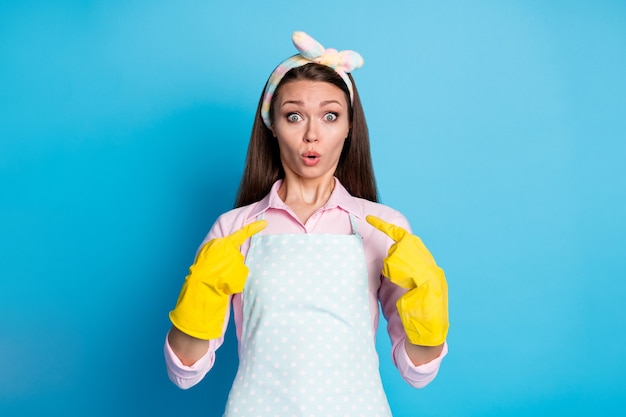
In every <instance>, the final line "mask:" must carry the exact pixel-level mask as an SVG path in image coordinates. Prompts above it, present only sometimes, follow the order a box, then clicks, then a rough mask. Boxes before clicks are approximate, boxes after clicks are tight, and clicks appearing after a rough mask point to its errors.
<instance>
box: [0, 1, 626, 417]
mask: <svg viewBox="0 0 626 417" xmlns="http://www.w3.org/2000/svg"><path fill="white" fill-rule="evenodd" d="M294 30H304V31H307V32H308V33H310V34H311V35H313V36H314V37H315V38H317V39H318V40H319V41H320V42H321V43H322V44H324V45H325V46H326V47H335V48H338V49H354V50H356V51H359V52H360V53H361V54H362V55H363V56H364V58H365V61H366V64H365V66H364V67H363V68H362V69H360V70H358V72H355V74H354V76H355V78H356V81H357V85H358V87H359V91H360V93H361V95H362V99H363V104H364V107H365V111H366V114H367V116H368V122H369V126H370V133H371V138H372V146H373V153H374V163H375V169H376V173H377V178H378V182H379V187H380V190H381V197H382V202H383V203H385V204H387V205H390V206H393V207H395V208H397V209H399V210H400V211H402V212H403V213H404V214H405V215H406V216H407V217H408V219H409V220H410V222H411V224H412V226H413V229H414V231H415V232H416V233H417V234H418V235H420V236H421V237H422V238H423V240H424V241H425V242H426V244H427V245H428V246H429V248H430V249H431V251H432V252H433V253H434V255H435V256H436V258H437V260H438V262H439V263H440V264H441V265H442V266H443V268H444V269H445V270H446V274H447V277H448V281H449V286H450V314H451V323H452V325H451V329H450V334H449V344H450V354H449V356H448V357H447V358H446V360H445V362H444V364H443V366H442V368H441V371H440V374H439V376H438V377H437V379H436V380H435V381H434V382H433V383H432V384H431V385H429V386H428V387H427V388H425V389H423V390H414V389H412V388H410V387H408V385H406V384H405V383H404V382H403V381H402V380H401V379H400V377H399V375H398V373H397V371H396V370H395V369H394V368H392V365H391V361H390V359H389V354H388V349H389V346H388V341H387V339H386V336H385V337H383V338H380V340H379V348H380V351H381V367H382V374H383V377H384V382H385V386H386V389H387V392H388V395H389V399H390V402H391V404H392V408H393V410H394V412H395V415H396V416H527V415H533V416H537V415H554V414H555V413H559V415H560V413H563V414H564V415H569V416H588V415H607V414H608V415H618V414H620V412H621V413H625V412H626V399H625V398H626V396H625V395H624V393H625V392H626V382H625V381H626V380H625V379H624V373H625V371H626V363H625V359H624V348H625V347H626V336H625V335H624V330H625V329H626V319H625V317H626V314H625V313H624V308H623V299H624V295H625V292H626V291H625V290H626V285H625V284H624V282H625V279H626V262H625V259H624V258H625V256H624V255H625V247H626V238H625V237H624V234H625V232H626V216H625V213H626V175H625V168H624V160H625V159H626V141H625V139H626V79H625V77H626V76H625V74H626V4H625V3H624V2H622V1H607V0H604V1H602V0H600V1H551V2H544V1H532V0H531V1H521V0H519V1H514V0H511V1H495V0H494V1H487V0H480V1H473V2H463V1H445V2H430V1H421V0H420V1H416V0H404V1H389V2H379V1H366V0H360V1H358V2H356V1H355V2H348V1H337V0H332V1H328V0H321V1H317V2H309V3H303V2H300V3H298V2H288V1H264V2H250V3H249V4H248V3H245V4H244V2H227V1H219V2H218V1H198V0H196V1H193V0H181V1H162V0H156V1H145V0H130V1H123V2H122V1H78V0H74V1H70V0H58V1H55V2H44V1H14V2H8V1H3V2H2V3H1V5H0V415H2V416H40V415H64V416H85V415H89V416H113V415H116V416H127V415H128V416H130V415H150V416H168V415H174V414H173V413H176V414H175V415H186V416H219V415H221V412H222V410H223V406H224V402H225V398H226V394H227V391H228V388H229V386H230V380H231V379H232V377H233V374H234V372H235V366H236V355H235V350H236V344H235V340H234V335H233V331H232V329H231V330H230V331H229V333H228V337H227V341H226V344H225V345H224V347H223V348H222V349H220V351H219V352H218V357H217V364H216V367H215V368H214V370H212V371H211V372H210V373H209V375H208V376H207V377H206V379H205V380H204V381H203V382H201V383H200V384H199V385H198V386H196V387H194V388H192V389H191V390H188V391H182V390H179V389H178V388H176V387H175V386H174V385H173V384H171V383H170V382H169V380H168V379H167V376H166V373H165V365H164V362H163V356H162V346H163V341H164V337H165V334H166V332H167V330H168V328H169V322H168V319H167V312H168V311H169V310H170V309H171V308H172V307H173V304H174V303H175V301H176V297H177V295H178V291H179V289H180V284H181V282H182V279H183V278H184V276H185V274H186V272H187V267H188V265H189V263H190V262H191V261H192V258H193V254H194V253H195V250H196V248H197V246H198V244H199V243H200V241H201V240H202V238H203V237H204V235H205V234H206V232H207V231H208V229H209V227H210V226H211V224H212V223H213V221H214V220H215V218H216V216H217V215H218V214H220V213H221V212H224V211H226V210H228V209H229V208H231V206H232V203H233V200H234V197H235V192H236V188H237V185H238V182H239V178H240V174H241V171H242V167H243V161H244V155H245V150H246V146H247V140H248V137H249V132H250V128H251V125H252V117H253V113H254V110H255V108H256V104H257V100H258V97H259V94H260V92H261V89H262V87H263V84H264V83H265V80H266V78H267V77H268V75H269V73H270V72H271V70H272V69H273V68H274V66H275V65H276V64H277V63H278V62H280V61H281V60H282V59H284V58H286V57H287V56H289V55H291V54H292V53H295V49H294V48H293V46H292V44H291V40H290V36H291V33H292V32H293V31H294ZM565 413H566V414H565Z"/></svg>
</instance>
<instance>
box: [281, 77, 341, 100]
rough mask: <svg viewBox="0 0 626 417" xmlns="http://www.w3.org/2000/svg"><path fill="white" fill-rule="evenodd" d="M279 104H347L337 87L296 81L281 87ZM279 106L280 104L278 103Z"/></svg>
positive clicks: (321, 82) (315, 82)
mask: <svg viewBox="0 0 626 417" xmlns="http://www.w3.org/2000/svg"><path fill="white" fill-rule="evenodd" d="M276 98H277V99H278V102H279V103H280V102H285V101H291V100H296V101H328V100H334V101H338V102H339V103H340V104H342V105H344V106H345V105H346V104H347V101H346V100H347V99H346V95H345V93H344V92H343V91H342V90H341V89H340V88H339V87H337V86H336V85H334V84H331V83H328V82H326V81H311V80H295V81H289V82H287V83H285V84H283V85H281V86H280V89H279V91H278V92H277V97H276ZM277 104H278V103H277Z"/></svg>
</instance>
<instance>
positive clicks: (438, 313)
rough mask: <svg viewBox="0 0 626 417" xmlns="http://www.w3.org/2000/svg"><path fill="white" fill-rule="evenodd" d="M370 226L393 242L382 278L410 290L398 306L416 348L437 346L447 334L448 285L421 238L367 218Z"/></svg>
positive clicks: (397, 227)
mask: <svg viewBox="0 0 626 417" xmlns="http://www.w3.org/2000/svg"><path fill="white" fill-rule="evenodd" d="M366 220H367V222H368V223H369V224H371V225H372V226H374V227H375V228H377V229H378V230H380V231H381V232H383V233H385V234H386V235H387V236H389V237H390V238H391V239H393V240H394V242H395V243H394V244H393V245H392V246H391V247H390V248H389V253H388V255H387V258H385V260H384V262H383V271H382V272H383V275H384V276H386V277H387V278H389V279H390V280H391V281H392V282H393V283H395V284H396V285H399V286H401V287H403V288H408V289H409V291H408V292H406V293H405V294H404V295H403V296H402V297H400V298H399V299H398V302H397V303H396V306H397V307H398V313H399V314H400V319H401V320H402V324H403V325H404V330H405V331H406V334H407V337H408V339H409V341H410V342H411V343H413V344H414V345H422V346H438V345H441V344H442V343H443V342H444V341H445V340H446V335H447V334H448V327H449V322H448V284H447V283H446V278H445V276H444V273H443V270H442V269H441V268H439V267H438V266H437V264H436V263H435V260H434V259H433V257H432V255H431V254H430V252H429V251H428V249H426V246H424V244H423V243H422V241H421V239H420V238H419V237H417V236H415V235H412V234H411V233H409V232H407V231H406V230H404V229H403V228H401V227H399V226H395V225H393V224H391V223H387V222H385V221H383V220H381V219H379V218H377V217H374V216H367V217H366Z"/></svg>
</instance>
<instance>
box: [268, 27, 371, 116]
mask: <svg viewBox="0 0 626 417" xmlns="http://www.w3.org/2000/svg"><path fill="white" fill-rule="evenodd" d="M291 39H292V40H293V44H294V45H295V47H296V49H297V50H298V51H299V52H300V53H299V54H297V55H294V56H292V57H289V58H287V59H286V60H284V61H283V62H281V63H280V64H279V65H278V66H277V67H276V69H275V70H274V72H272V75H270V78H269V80H268V81H267V85H266V86H265V91H264V92H263V103H262V104H261V117H262V118H263V123H265V126H267V127H268V128H271V127H272V121H271V119H270V105H271V103H272V97H273V96H274V92H275V91H276V87H278V84H279V83H280V80H282V79H283V77H284V76H285V74H286V73H287V72H288V71H289V70H290V69H292V68H297V67H301V66H303V65H306V64H309V63H311V62H314V63H316V64H321V65H326V66H327V67H330V68H332V69H334V70H335V72H336V73H337V74H339V76H340V77H341V78H342V79H343V81H344V82H345V83H346V86H348V91H349V92H350V101H351V102H353V101H354V93H353V89H352V83H351V82H350V78H349V77H348V73H349V72H352V71H354V70H355V69H358V68H361V67H362V66H363V58H362V57H361V55H359V53H358V52H354V51H337V50H336V49H332V48H328V49H325V48H324V47H323V46H322V45H321V44H320V43H319V42H318V41H316V40H315V39H313V38H312V37H310V36H309V35H307V34H306V33H304V32H294V33H293V36H292V37H291Z"/></svg>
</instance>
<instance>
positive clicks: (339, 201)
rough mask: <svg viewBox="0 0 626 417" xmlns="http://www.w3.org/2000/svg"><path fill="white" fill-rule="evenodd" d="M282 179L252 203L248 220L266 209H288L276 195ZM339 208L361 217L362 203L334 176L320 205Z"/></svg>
mask: <svg viewBox="0 0 626 417" xmlns="http://www.w3.org/2000/svg"><path fill="white" fill-rule="evenodd" d="M282 183H283V180H278V181H276V182H275V183H274V184H273V185H272V188H271V189H270V192H269V193H268V194H267V195H266V196H265V197H263V199H262V200H260V201H259V202H258V203H257V204H255V205H254V207H253V208H252V210H250V213H248V220H251V219H255V218H257V217H258V216H259V215H261V214H262V213H265V212H266V211H267V210H268V209H270V208H272V209H278V210H288V206H287V205H286V204H285V202H284V201H283V200H281V199H280V197H279V196H278V189H279V188H280V186H281V184H282ZM337 207H339V208H341V209H343V210H345V211H347V212H348V213H352V214H354V215H355V216H356V217H359V218H363V217H364V213H363V208H362V205H360V204H358V200H357V199H356V198H354V197H353V196H352V195H350V193H349V192H348V190H346V189H345V187H344V186H343V185H342V184H341V183H340V182H339V180H338V179H337V178H335V189H334V190H333V192H332V193H331V195H330V198H329V199H328V201H327V202H326V204H325V205H324V206H323V207H322V210H328V209H333V208H337Z"/></svg>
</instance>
